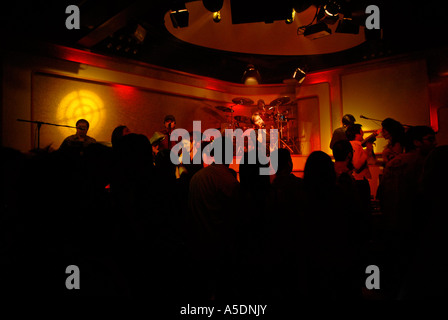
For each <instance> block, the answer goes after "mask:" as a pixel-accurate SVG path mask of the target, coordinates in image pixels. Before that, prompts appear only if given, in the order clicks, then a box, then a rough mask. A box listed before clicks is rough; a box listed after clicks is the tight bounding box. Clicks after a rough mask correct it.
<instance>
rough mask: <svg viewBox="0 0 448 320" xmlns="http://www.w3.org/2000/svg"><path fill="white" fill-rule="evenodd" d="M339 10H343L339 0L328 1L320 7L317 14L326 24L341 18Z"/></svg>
mask: <svg viewBox="0 0 448 320" xmlns="http://www.w3.org/2000/svg"><path fill="white" fill-rule="evenodd" d="M339 12H341V6H340V5H339V3H338V2H337V1H328V3H326V4H324V5H323V6H321V7H320V9H319V12H318V14H317V21H323V22H325V23H326V24H335V23H336V21H338V20H339Z"/></svg>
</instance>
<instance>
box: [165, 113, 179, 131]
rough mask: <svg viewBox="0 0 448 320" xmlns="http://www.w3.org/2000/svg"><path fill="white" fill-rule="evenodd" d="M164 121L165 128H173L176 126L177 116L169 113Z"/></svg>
mask: <svg viewBox="0 0 448 320" xmlns="http://www.w3.org/2000/svg"><path fill="white" fill-rule="evenodd" d="M163 123H164V124H165V128H167V129H171V130H173V129H174V128H175V127H176V118H174V116H173V115H171V114H169V115H167V116H165V119H164V120H163Z"/></svg>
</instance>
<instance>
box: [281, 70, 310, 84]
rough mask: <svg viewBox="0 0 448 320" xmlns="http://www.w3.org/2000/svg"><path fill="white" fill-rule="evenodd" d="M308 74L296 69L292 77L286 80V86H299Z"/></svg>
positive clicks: (284, 81)
mask: <svg viewBox="0 0 448 320" xmlns="http://www.w3.org/2000/svg"><path fill="white" fill-rule="evenodd" d="M305 76H306V73H305V71H303V70H302V69H300V68H296V69H295V70H294V73H293V74H292V77H291V78H289V79H284V80H283V83H284V84H286V85H292V86H297V85H299V84H301V83H302V82H303V81H304V80H305Z"/></svg>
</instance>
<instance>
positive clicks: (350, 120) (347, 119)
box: [342, 114, 356, 127]
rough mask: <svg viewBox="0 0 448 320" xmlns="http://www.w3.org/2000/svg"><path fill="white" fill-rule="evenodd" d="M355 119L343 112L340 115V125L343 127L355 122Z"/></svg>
mask: <svg viewBox="0 0 448 320" xmlns="http://www.w3.org/2000/svg"><path fill="white" fill-rule="evenodd" d="M355 121H356V119H355V117H354V116H353V115H351V114H345V115H344V116H343V117H342V125H343V126H344V127H348V126H351V125H353V124H355Z"/></svg>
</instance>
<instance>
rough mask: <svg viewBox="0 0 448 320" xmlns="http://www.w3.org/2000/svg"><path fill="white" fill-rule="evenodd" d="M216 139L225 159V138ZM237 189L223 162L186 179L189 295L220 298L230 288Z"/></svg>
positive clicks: (205, 299)
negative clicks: (190, 287) (190, 282)
mask: <svg viewBox="0 0 448 320" xmlns="http://www.w3.org/2000/svg"><path fill="white" fill-rule="evenodd" d="M219 139H222V140H221V141H222V156H223V157H222V158H223V159H225V144H226V143H225V141H226V139H227V138H224V137H221V138H219ZM216 141H218V139H215V140H214V142H213V143H215V142H216ZM216 151H217V150H215V152H216ZM238 192H239V182H238V180H237V179H236V177H235V176H234V175H233V174H232V172H231V170H230V169H229V164H225V162H224V161H223V163H216V162H214V163H213V164H211V165H209V166H207V167H205V168H203V169H200V170H199V171H198V172H197V173H196V174H195V175H194V176H193V177H192V178H191V181H190V186H189V197H188V203H189V211H188V218H187V221H188V224H189V227H188V228H187V239H188V243H189V251H190V253H191V259H192V261H191V262H192V266H193V268H192V272H194V273H196V275H195V277H193V279H194V285H195V290H194V291H195V292H193V295H195V294H197V295H198V296H197V298H200V299H204V301H211V300H212V299H219V298H223V295H227V294H229V293H230V292H229V290H230V291H231V290H232V285H231V282H232V280H231V279H232V272H233V271H232V270H233V269H234V267H235V266H234V262H235V257H236V256H235V254H236V252H235V250H236V219H237V218H241V217H240V215H238V213H237V212H236V210H235V209H236V208H237V204H238V202H237V199H238V198H237V195H238Z"/></svg>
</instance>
